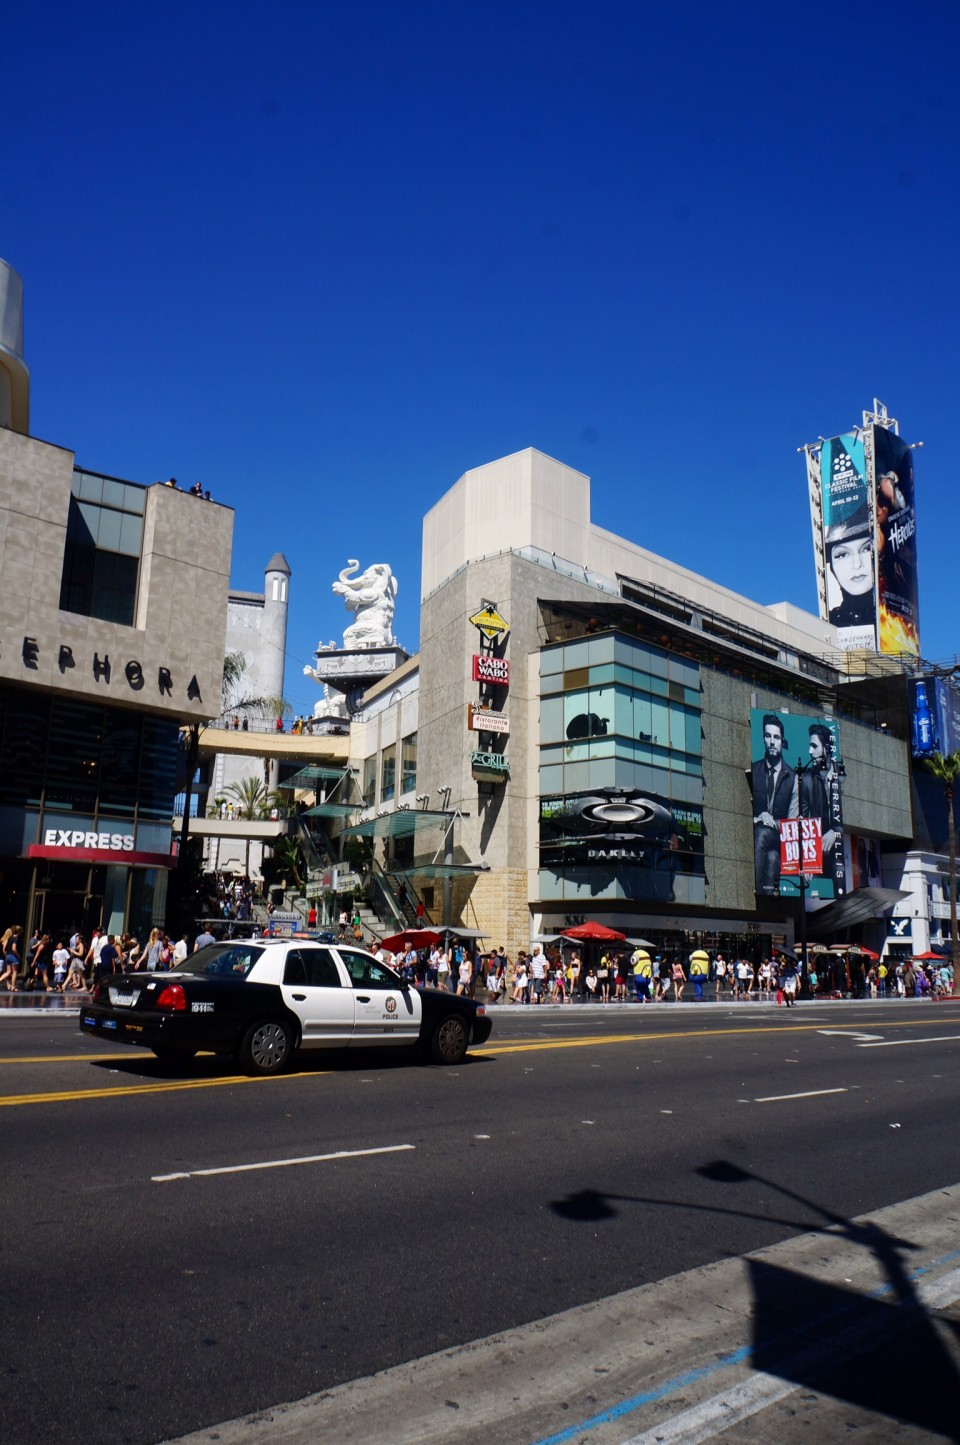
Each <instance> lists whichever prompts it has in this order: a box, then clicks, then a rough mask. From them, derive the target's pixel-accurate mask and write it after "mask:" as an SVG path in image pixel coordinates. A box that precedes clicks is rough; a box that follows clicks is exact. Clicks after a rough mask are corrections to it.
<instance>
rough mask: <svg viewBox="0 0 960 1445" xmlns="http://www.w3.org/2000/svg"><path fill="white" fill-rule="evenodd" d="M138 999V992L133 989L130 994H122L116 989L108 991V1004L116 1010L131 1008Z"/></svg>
mask: <svg viewBox="0 0 960 1445" xmlns="http://www.w3.org/2000/svg"><path fill="white" fill-rule="evenodd" d="M139 997H140V990H139V989H138V988H136V989H134V990H133V991H132V993H122V992H121V991H120V989H118V988H112V989H110V1002H111V1003H112V1004H115V1005H116V1007H117V1008H133V1006H134V1004H135V1003H136V1001H137V999H138V998H139Z"/></svg>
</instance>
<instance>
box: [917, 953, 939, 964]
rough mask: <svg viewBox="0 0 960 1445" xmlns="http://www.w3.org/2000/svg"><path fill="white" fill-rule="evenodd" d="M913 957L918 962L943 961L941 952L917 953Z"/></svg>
mask: <svg viewBox="0 0 960 1445" xmlns="http://www.w3.org/2000/svg"><path fill="white" fill-rule="evenodd" d="M913 957H914V958H915V959H916V961H917V962H918V963H942V962H943V959H942V957H941V956H940V954H939V953H915V954H914V955H913Z"/></svg>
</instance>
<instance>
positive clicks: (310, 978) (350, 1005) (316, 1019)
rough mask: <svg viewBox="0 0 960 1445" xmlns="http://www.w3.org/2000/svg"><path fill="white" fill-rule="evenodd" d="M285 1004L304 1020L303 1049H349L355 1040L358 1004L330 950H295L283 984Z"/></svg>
mask: <svg viewBox="0 0 960 1445" xmlns="http://www.w3.org/2000/svg"><path fill="white" fill-rule="evenodd" d="M280 992H281V993H282V995H283V1001H284V1003H285V1004H286V1005H287V1008H288V1009H290V1011H291V1013H295V1014H296V1015H297V1017H298V1018H299V1020H300V1033H301V1041H302V1044H303V1047H304V1048H306V1049H309V1048H336V1047H337V1046H338V1045H339V1046H340V1047H341V1048H345V1047H346V1045H347V1044H349V1043H350V1042H351V1040H352V1038H353V1027H354V1016H355V1010H356V1005H355V1002H354V995H353V990H352V989H350V988H348V987H346V985H345V982H344V979H343V974H342V971H341V969H340V968H339V967H338V966H337V961H336V959H335V958H334V956H333V954H332V953H331V952H330V950H329V948H318V947H317V946H316V945H314V946H313V947H306V946H305V947H303V948H291V949H290V950H289V951H288V953H287V957H286V960H285V962H284V966H283V981H282V983H281V985H280Z"/></svg>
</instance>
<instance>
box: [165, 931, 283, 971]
mask: <svg viewBox="0 0 960 1445" xmlns="http://www.w3.org/2000/svg"><path fill="white" fill-rule="evenodd" d="M262 953H263V949H262V947H258V946H257V944H255V943H246V942H244V940H242V939H235V940H234V941H233V942H232V943H208V944H207V945H206V947H205V948H200V949H198V950H197V952H196V953H191V954H190V955H189V956H188V957H187V958H185V959H184V960H183V962H182V963H178V964H177V966H176V968H173V969H171V972H172V973H199V974H203V975H204V977H206V978H216V977H219V978H246V976H247V974H248V973H249V972H250V970H251V968H253V965H254V964H255V963H256V961H257V959H258V958H259V957H260V956H261V954H262Z"/></svg>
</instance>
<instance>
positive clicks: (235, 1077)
mask: <svg viewBox="0 0 960 1445" xmlns="http://www.w3.org/2000/svg"><path fill="white" fill-rule="evenodd" d="M942 1018H943V1016H942V1015H940V1016H938V1019H936V1020H934V1019H931V1018H923V1019H907V1020H903V1021H901V1022H896V1023H895V1022H893V1021H890V1022H881V1023H876V1024H875V1023H873V1022H872V1021H871V1023H870V1025H869V1028H870V1030H871V1032H873V1031H878V1030H880V1029H912V1028H931V1027H933V1026H934V1025H936V1026H938V1027H942ZM822 1028H823V1020H822V1019H821V1020H819V1021H818V1022H816V1023H808V1024H801V1023H797V1024H776V1025H774V1026H773V1027H771V1028H769V1029H765V1030H764V1031H763V1033H764V1036H768V1035H769V1034H771V1033H776V1034H809V1033H817V1032H818V1031H819V1030H820V1029H822ZM841 1031H849V1032H850V1033H852V1034H857V1033H862V1032H864V1025H862V1024H848V1025H841V1026H840V1028H838V1029H837V1030H836V1032H837V1033H838V1034H839V1033H840V1032H841ZM757 1032H758V1031H757V1029H756V1028H755V1027H753V1028H735V1029H709V1028H708V1029H702V1028H700V1029H677V1030H675V1031H671V1032H669V1033H665V1032H661V1031H659V1030H657V1031H655V1032H648V1033H639V1034H638V1033H632V1034H582V1035H578V1036H577V1037H576V1038H565V1039H516V1040H514V1041H512V1042H510V1043H503V1044H486V1045H481V1046H480V1047H478V1048H476V1049H473V1050H472V1051H471V1056H472V1057H473V1058H493V1057H496V1056H498V1055H501V1054H503V1055H506V1054H532V1053H553V1052H555V1051H557V1050H558V1049H588V1048H598V1047H599V1048H602V1047H604V1046H607V1045H610V1044H640V1043H658V1044H661V1045H666V1044H669V1043H672V1042H673V1041H674V1040H676V1041H679V1040H682V1039H707V1038H714V1039H727V1038H737V1037H742V1036H744V1035H747V1036H749V1037H750V1038H756V1037H757ZM208 1057H211V1056H210V1055H208ZM123 1058H127V1059H129V1055H126V1056H125V1055H119V1054H42V1055H33V1056H28V1057H24V1058H16V1059H2V1058H0V1067H2V1066H5V1065H6V1066H9V1065H12V1064H75V1063H84V1064H92V1063H114V1064H115V1063H117V1062H118V1061H119V1060H120V1059H123ZM331 1072H332V1071H331V1070H330V1069H324V1070H316V1069H310V1070H302V1071H300V1072H297V1073H289V1074H270V1075H267V1076H266V1077H260V1076H255V1077H251V1076H250V1075H249V1074H228V1075H223V1076H220V1077H217V1078H215V1079H170V1080H166V1079H164V1080H160V1081H158V1082H157V1083H152V1082H151V1083H132V1084H110V1085H108V1086H106V1087H105V1088H102V1089H62V1090H48V1091H47V1092H45V1093H39V1094H3V1095H0V1109H10V1108H17V1107H20V1106H23V1105H27V1104H66V1103H71V1102H73V1101H76V1100H80V1099H118V1098H125V1097H126V1096H127V1095H132V1094H175V1093H181V1092H182V1091H184V1090H186V1089H223V1088H230V1087H231V1086H232V1085H234V1084H273V1083H280V1082H283V1081H284V1080H286V1081H287V1082H289V1081H290V1080H291V1079H319V1078H324V1077H327V1076H328V1075H329V1074H330V1073H331Z"/></svg>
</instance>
